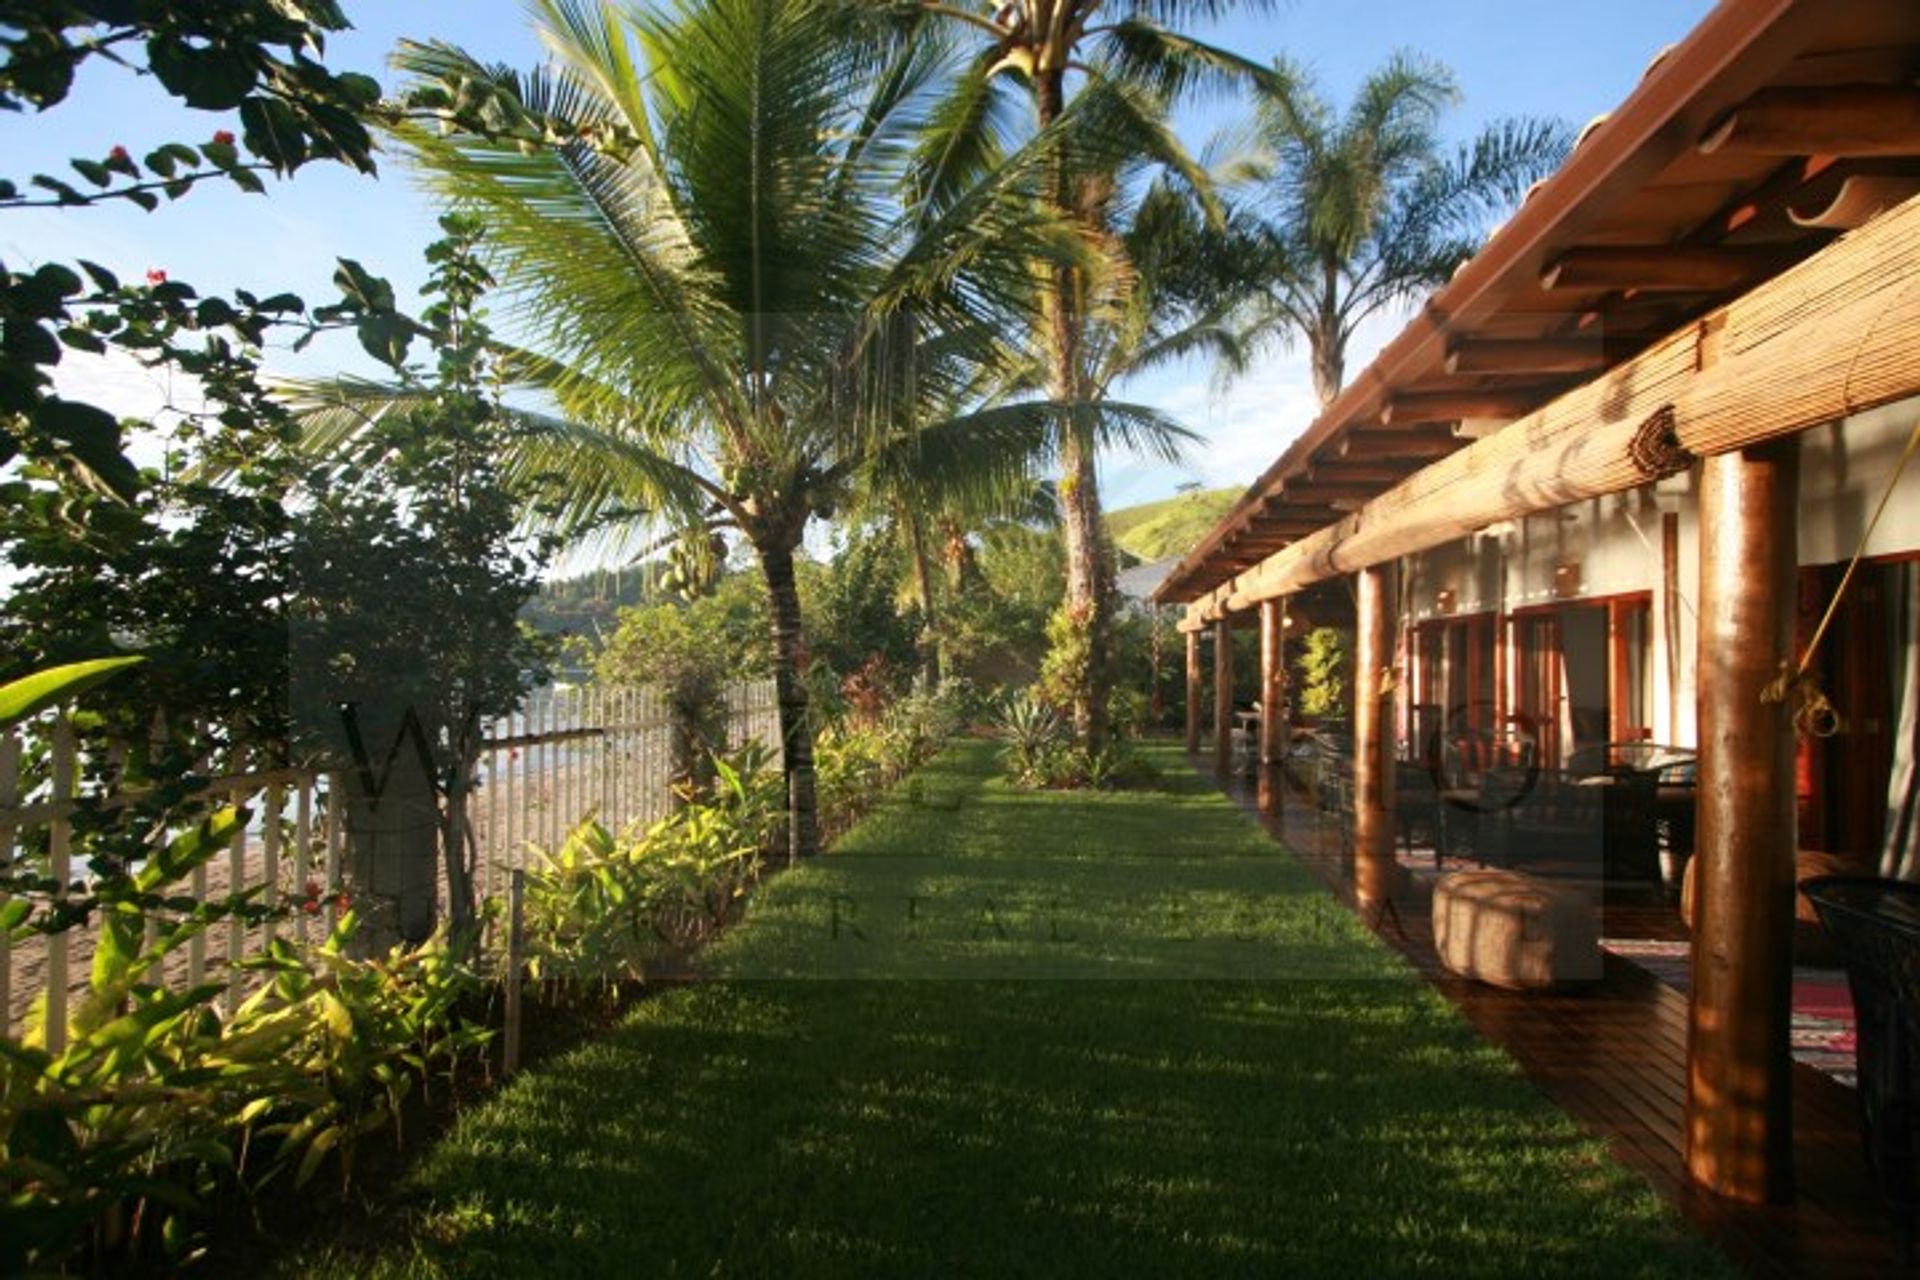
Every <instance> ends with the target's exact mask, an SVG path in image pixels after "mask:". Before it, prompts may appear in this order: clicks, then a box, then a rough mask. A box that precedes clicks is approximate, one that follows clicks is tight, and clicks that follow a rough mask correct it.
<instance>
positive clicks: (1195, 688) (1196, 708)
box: [1187, 630, 1200, 755]
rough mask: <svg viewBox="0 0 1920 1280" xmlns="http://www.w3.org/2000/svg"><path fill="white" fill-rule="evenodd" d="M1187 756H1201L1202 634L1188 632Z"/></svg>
mask: <svg viewBox="0 0 1920 1280" xmlns="http://www.w3.org/2000/svg"><path fill="white" fill-rule="evenodd" d="M1187 754H1188V755H1199V754H1200V633H1199V632H1198V631H1197V630H1196V631H1189V632H1187Z"/></svg>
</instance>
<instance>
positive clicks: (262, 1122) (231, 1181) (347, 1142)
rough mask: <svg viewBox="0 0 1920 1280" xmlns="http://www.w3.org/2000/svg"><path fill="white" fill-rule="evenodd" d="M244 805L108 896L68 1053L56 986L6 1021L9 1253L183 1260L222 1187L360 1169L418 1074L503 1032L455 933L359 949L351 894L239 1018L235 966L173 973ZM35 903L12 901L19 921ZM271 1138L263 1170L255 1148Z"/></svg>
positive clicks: (25, 1261) (440, 1067)
mask: <svg viewBox="0 0 1920 1280" xmlns="http://www.w3.org/2000/svg"><path fill="white" fill-rule="evenodd" d="M244 822H245V815H244V813H243V811H239V810H231V809H229V810H224V811H222V812H220V813H218V814H216V815H214V816H213V817H212V818H209V819H208V820H206V821H205V822H203V823H202V824H201V825H200V826H198V827H196V828H194V829H192V830H190V831H188V832H186V833H184V834H182V835H181V836H179V837H177V838H176V839H174V840H173V841H172V842H170V843H169V844H168V845H167V846H166V847H165V848H164V849H163V850H161V851H160V852H159V853H157V854H156V855H155V856H154V857H153V858H152V859H151V860H150V862H149V863H148V864H147V865H146V866H145V867H143V868H142V869H141V870H140V871H139V872H138V873H136V875H135V876H134V878H133V884H132V885H131V886H130V889H131V891H130V892H129V893H128V894H127V895H126V896H124V897H122V898H121V899H119V900H116V901H114V902H112V903H109V904H107V905H106V906H104V907H103V908H102V910H101V912H100V916H101V921H100V924H101V927H100V938H99V943H98V946H97V949H96V951H95V955H94V961H93V968H92V971H91V973H90V975H89V982H88V988H87V994H86V996H85V998H84V999H83V1000H81V1001H80V1003H79V1005H78V1008H77V1009H76V1011H75V1012H74V1014H73V1015H72V1017H71V1018H70V1019H69V1020H68V1024H67V1039H66V1044H65V1045H64V1047H63V1048H62V1049H61V1050H60V1052H58V1053H54V1052H51V1051H50V1050H49V1049H48V1047H47V1045H48V1038H47V1035H46V1027H45V1025H44V1008H45V1006H44V1004H42V1005H41V1006H40V1010H39V1012H38V1014H37V1015H36V1017H35V1019H34V1020H33V1021H32V1022H31V1023H30V1025H29V1027H28V1030H27V1034H26V1035H25V1036H24V1037H23V1038H22V1039H21V1040H20V1041H17V1042H16V1041H13V1040H6V1039H0V1192H4V1194H5V1196H6V1202H7V1222H8V1229H7V1231H6V1232H5V1233H4V1236H0V1270H4V1271H5V1272H7V1273H8V1274H14V1273H16V1272H18V1271H21V1270H28V1269H34V1268H44V1267H47V1266H51V1265H57V1264H58V1263H60V1262H61V1261H62V1260H64V1259H66V1258H69V1257H71V1256H73V1255H74V1254H76V1253H80V1252H83V1251H84V1252H87V1253H89V1254H91V1255H92V1257H93V1258H94V1260H95V1261H96V1262H98V1261H101V1260H103V1259H105V1258H108V1257H111V1256H114V1255H118V1254H125V1253H137V1252H140V1251H142V1250H145V1249H149V1248H152V1247H154V1246H156V1245H157V1247H158V1248H159V1249H160V1250H161V1251H162V1252H164V1253H165V1254H166V1255H167V1256H168V1257H170V1258H173V1259H174V1260H176V1261H179V1260H184V1258H185V1256H187V1255H189V1254H191V1253H192V1252H193V1251H194V1249H195V1247H196V1246H195V1233H194V1224H195V1221H196V1219H197V1218H198V1217H199V1215H200V1214H201V1213H202V1212H203V1211H204V1210H205V1209H206V1207H207V1205H208V1202H209V1201H210V1199H211V1198H212V1197H213V1196H215V1195H216V1194H217V1193H218V1192H220V1191H221V1190H222V1189H223V1188H230V1187H234V1186H249V1187H257V1186H259V1185H261V1184H264V1183H266V1182H268V1181H270V1180H272V1179H273V1178H275V1177H277V1176H279V1175H280V1174H281V1173H282V1172H283V1171H284V1170H287V1169H289V1168H290V1169H292V1170H293V1181H294V1183H295V1185H301V1184H304V1183H306V1182H307V1181H308V1180H310V1179H311V1178H312V1177H313V1176H314V1175H315V1173H317V1172H318V1170H319V1169H320V1168H321V1167H322V1165H323V1164H324V1163H325V1162H326V1161H327V1159H328V1157H329V1156H332V1157H333V1158H334V1159H335V1160H336V1161H337V1163H338V1167H339V1171H340V1178H341V1183H342V1186H343V1187H344V1186H345V1185H346V1184H347V1183H348V1182H349V1181H350V1180H351V1176H352V1169H353V1157H354V1152H355V1147H356V1144H357V1142H358V1140H359V1139H360V1138H361V1137H362V1136H364V1135H366V1134H368V1133H371V1132H373V1131H375V1130H377V1129H380V1128H383V1127H386V1126H388V1125H393V1126H394V1127H395V1129H396V1140H397V1139H398V1137H399V1134H398V1120H399V1116H400V1110H401V1106H402V1104H403V1102H404V1101H405V1099H406V1098H407V1096H408V1095H409V1094H410V1093H411V1092H412V1091H413V1089H414V1088H415V1087H417V1086H424V1085H425V1084H426V1082H427V1081H428V1080H429V1079H430V1078H431V1077H432V1076H433V1075H434V1074H435V1072H436V1071H438V1072H442V1073H450V1072H451V1071H452V1070H453V1069H454V1067H455V1066H456V1065H457V1063H458V1062H459V1061H460V1060H461V1059H462V1058H463V1057H465V1056H467V1055H469V1054H471V1053H474V1052H477V1051H478V1050H479V1049H480V1048H481V1047H482V1046H483V1045H484V1044H485V1043H486V1040H487V1037H488V1032H486V1031H485V1029H483V1028H481V1027H478V1026H476V1025H474V1024H472V1023H469V1022H466V1021H464V1020H463V1019H462V1018H461V1017H460V1016H459V1014H458V1012H457V1009H458V1006H459V1005H460V1004H461V1002H462V1001H463V1000H465V998H466V997H467V996H469V995H470V994H471V993H472V992H474V991H475V990H477V989H478V986H479V981H480V980H479V978H478V976H477V974H475V973H474V971H473V970H472V969H471V968H469V967H467V966H466V965H465V964H463V963H461V962H460V961H459V959H458V958H457V956H456V955H455V954H454V953H453V952H452V951H450V950H449V949H448V947H447V944H446V937H445V933H444V931H442V933H441V934H439V935H436V937H435V938H434V939H433V940H432V941H431V942H429V943H428V944H426V945H424V946H421V947H417V948H396V949H395V950H394V951H392V952H391V953H389V954H388V955H386V956H384V957H380V958H377V959H368V960H355V959H352V958H350V957H349V956H348V955H347V954H346V952H345V948H346V944H347V942H348V940H349V939H350V938H351V936H352V934H353V931H354V929H355V927H356V922H355V919H354V917H353V914H352V912H348V913H347V914H346V915H345V916H343V917H342V918H341V921H340V924H339V926H338V928H336V929H335V931H334V932H333V934H332V936H331V937H329V938H328V939H327V941H326V942H325V943H324V944H322V945H321V946H319V947H316V948H300V947H297V946H295V945H294V944H293V943H291V942H289V941H287V940H285V939H276V940H275V941H274V942H272V943H271V944H269V946H268V948H267V950H266V953H265V954H264V955H262V956H260V957H258V958H257V959H255V960H252V961H250V962H248V963H247V968H249V969H251V970H253V971H256V972H261V973H264V974H266V975H269V980H268V982H267V983H266V985H264V986H263V987H262V988H261V989H260V990H258V991H257V992H255V993H254V994H253V995H252V996H251V997H249V998H248V999H247V1000H246V1001H245V1002H244V1003H243V1004H242V1005H241V1006H240V1007H239V1009H237V1010H236V1011H235V1012H234V1013H233V1015H232V1016H231V1017H229V1018H225V1019H223V1018H221V1017H220V1016H219V1015H218V1013H217V1012H216V1011H215V1008H214V1004H215V1001H216V1000H217V998H218V997H219V996H220V995H221V993H222V992H223V991H224V990H225V989H226V988H225V984H224V983H219V982H210V983H201V984H199V985H197V986H194V987H189V988H185V989H180V990H174V989H170V988H169V987H168V986H167V985H166V984H165V983H164V981H162V966H163V965H164V963H165V961H166V959H167V957H168V956H170V955H172V954H173V953H175V952H177V951H179V950H180V949H181V948H183V947H184V946H186V945H187V944H188V943H190V942H191V941H192V940H193V939H195V938H197V937H201V936H203V935H204V934H205V933H206V931H207V930H208V928H209V927H211V926H212V925H213V924H214V923H216V922H218V921H220V920H222V919H224V918H225V917H226V916H227V915H228V914H230V908H229V907H228V906H227V905H226V904H209V903H197V902H194V901H193V900H192V899H190V898H180V897H177V896H174V895H176V894H177V893H178V889H179V885H180V883H181V882H182V881H183V880H184V879H185V877H187V876H188V875H190V874H191V872H192V871H193V869H194V868H196V867H198V866H202V865H204V864H205V863H206V862H207V861H209V860H211V859H212V858H213V857H214V856H215V855H216V854H218V853H220V852H223V851H224V850H225V849H227V848H228V846H229V845H230V844H231V843H232V840H233V838H234V836H235V834H236V832H237V831H238V830H239V828H240V827H241V826H242V825H244ZM170 891H171V892H170ZM16 901H18V900H16ZM139 903H146V904H154V909H150V910H148V909H143V908H142V907H141V906H140V905H136V904H139ZM23 914H24V913H23V912H20V911H18V910H15V911H10V912H9V914H8V916H7V917H6V919H7V921H8V923H9V926H10V928H13V929H17V928H18V927H19V923H20V921H19V917H21V916H22V915H23ZM256 1150H257V1151H260V1152H262V1153H263V1154H262V1155H261V1156H260V1157H259V1159H258V1160H256V1161H254V1163H255V1164H256V1166H257V1167H258V1173H257V1174H256V1173H254V1172H252V1171H250V1170H249V1169H248V1168H247V1164H248V1161H246V1160H244V1159H243V1158H242V1155H241V1153H243V1152H248V1151H256Z"/></svg>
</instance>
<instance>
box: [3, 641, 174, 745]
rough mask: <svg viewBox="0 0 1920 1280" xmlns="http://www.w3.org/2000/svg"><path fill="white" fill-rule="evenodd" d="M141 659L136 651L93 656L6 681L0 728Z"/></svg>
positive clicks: (98, 681)
mask: <svg viewBox="0 0 1920 1280" xmlns="http://www.w3.org/2000/svg"><path fill="white" fill-rule="evenodd" d="M142 661H144V659H143V658H141V657H140V656H139V655H137V654H130V655H126V656H122V657H118V658H94V659H91V660H89V661H86V662H69V663H66V664H64V665H62V666H58V667H49V668H47V669H46V670H45V671H36V672H34V673H33V674H32V675H30V676H22V677H21V678H20V679H18V680H15V681H13V682H11V683H9V684H5V685H0V729H4V728H8V727H10V726H12V725H16V724H19V723H20V722H21V721H22V720H25V719H26V718H27V717H29V716H32V715H36V714H38V713H39V712H41V711H44V710H46V709H47V708H48V707H50V706H52V705H53V704H55V703H56V702H60V701H62V700H64V699H67V698H74V697H78V696H79V695H80V694H83V693H85V692H86V691H87V690H89V689H91V688H93V686H95V685H97V684H99V683H101V682H102V681H104V680H108V679H111V678H112V677H113V676H115V675H116V674H118V673H119V672H121V671H124V670H126V669H127V668H128V667H131V666H133V665H134V664H135V663H138V662H142Z"/></svg>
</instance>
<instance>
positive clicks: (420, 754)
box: [341, 705, 444, 957]
mask: <svg viewBox="0 0 1920 1280" xmlns="http://www.w3.org/2000/svg"><path fill="white" fill-rule="evenodd" d="M349 715H351V716H352V717H353V720H354V731H355V732H356V733H357V735H358V740H357V741H356V742H353V743H352V744H351V745H350V747H349V754H348V756H347V759H346V761H345V763H346V767H345V768H344V769H342V770H341V774H342V778H343V781H344V782H345V784H346V786H345V793H346V834H347V842H346V843H347V848H346V855H347V856H346V881H347V888H348V891H349V893H350V894H351V895H352V898H353V909H354V915H355V918H356V919H357V920H358V921H359V928H358V930H357V931H356V932H355V934H354V938H353V944H352V946H353V953H354V954H355V955H358V956H362V957H366V956H379V955H385V954H386V953H387V951H388V950H390V949H391V948H393V947H394V946H397V945H398V944H400V943H403V942H407V943H417V942H424V941H425V940H426V939H427V938H428V937H429V936H430V935H431V934H432V933H433V928H434V923H435V920H436V917H437V915H438V903H437V901H436V899H437V898H438V893H437V890H436V884H437V881H438V879H439V876H438V872H439V867H440V859H441V842H442V838H443V835H444V824H443V819H442V813H441V808H440V794H439V788H438V787H437V786H436V785H435V779H434V769H433V763H432V760H431V759H430V755H429V752H430V748H429V746H428V744H427V742H426V738H425V731H424V730H423V729H421V728H420V727H419V725H418V723H417V722H415V721H412V720H411V719H409V718H408V717H407V715H406V708H396V707H377V708H369V707H364V706H357V705H356V706H355V707H353V708H351V709H350V711H349Z"/></svg>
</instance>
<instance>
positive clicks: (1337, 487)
mask: <svg viewBox="0 0 1920 1280" xmlns="http://www.w3.org/2000/svg"><path fill="white" fill-rule="evenodd" d="M1381 488H1382V486H1381V485H1378V484H1362V483H1360V482H1358V481H1352V480H1348V481H1338V480H1308V479H1306V478H1304V477H1301V478H1299V479H1294V480H1289V481H1287V487H1286V491H1285V494H1284V496H1283V497H1282V498H1281V503H1282V504H1283V505H1285V506H1292V505H1293V504H1295V503H1304V504H1309V505H1319V506H1323V507H1333V508H1335V509H1341V504H1343V503H1347V502H1353V501H1355V500H1361V501H1364V500H1365V499H1367V498H1371V497H1375V496H1377V495H1378V494H1379V492H1380V490H1381Z"/></svg>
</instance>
